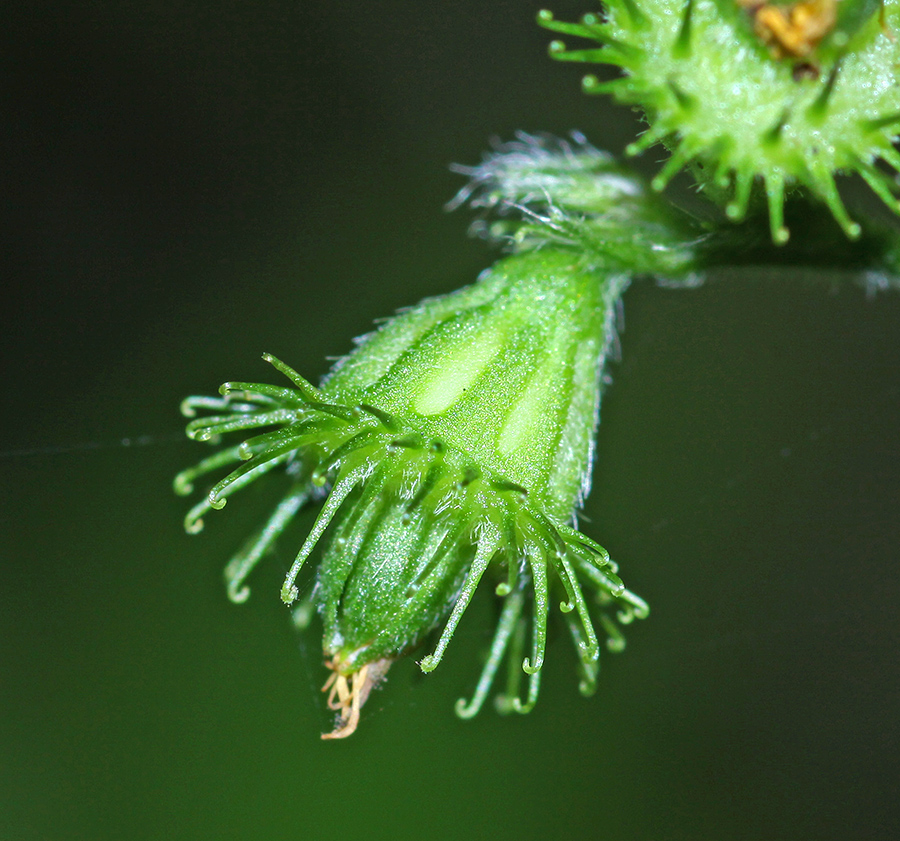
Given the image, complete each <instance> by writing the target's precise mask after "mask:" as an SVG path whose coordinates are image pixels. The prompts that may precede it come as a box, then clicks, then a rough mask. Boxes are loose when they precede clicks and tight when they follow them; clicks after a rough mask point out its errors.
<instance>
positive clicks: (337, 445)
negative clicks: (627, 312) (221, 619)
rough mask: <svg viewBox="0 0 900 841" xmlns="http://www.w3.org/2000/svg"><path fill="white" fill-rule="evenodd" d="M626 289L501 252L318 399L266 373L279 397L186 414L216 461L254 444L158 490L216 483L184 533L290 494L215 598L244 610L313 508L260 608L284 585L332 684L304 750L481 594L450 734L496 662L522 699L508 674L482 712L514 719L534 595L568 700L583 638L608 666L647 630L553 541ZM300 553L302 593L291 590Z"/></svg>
mask: <svg viewBox="0 0 900 841" xmlns="http://www.w3.org/2000/svg"><path fill="white" fill-rule="evenodd" d="M629 277H630V276H629V275H628V274H626V273H624V272H614V271H609V270H608V269H606V268H597V266H596V264H595V263H591V262H590V261H589V260H587V259H586V258H585V257H584V255H583V253H582V252H578V251H575V250H569V249H565V248H561V247H552V246H547V247H544V248H541V249H538V250H533V251H528V252H524V253H520V254H515V255H512V256H509V257H507V258H505V259H503V260H501V261H500V262H499V263H497V264H496V265H495V266H494V267H493V268H492V269H491V270H489V271H488V272H486V273H485V274H484V275H483V276H482V277H481V278H480V279H479V281H478V282H477V283H476V284H474V285H473V286H470V287H467V288H465V289H462V290H459V291H457V292H454V293H452V294H450V295H446V296H443V297H440V298H434V299H430V300H426V301H424V302H423V303H421V304H419V305H418V306H417V307H415V308H413V309H411V310H408V311H405V312H403V313H401V314H399V315H397V316H395V317H394V318H393V319H391V320H389V321H387V322H386V323H385V324H384V325H382V326H381V327H380V328H379V329H378V330H377V331H376V332H374V333H372V334H370V335H369V336H367V337H365V338H363V339H362V340H361V341H360V342H359V344H358V347H357V348H356V349H355V350H354V351H353V352H352V353H351V354H350V355H349V356H347V357H346V358H344V359H342V360H341V361H340V362H339V363H338V364H337V365H336V366H335V367H334V369H333V371H332V372H331V374H330V375H329V376H328V377H327V378H326V380H325V382H324V384H323V385H322V387H321V388H315V387H313V386H312V385H310V384H309V383H308V382H307V381H306V380H304V379H303V378H302V377H300V376H299V375H298V374H297V373H296V372H294V371H293V370H292V369H290V368H289V367H288V366H287V365H285V364H284V363H282V362H280V361H279V360H277V359H275V358H274V357H271V356H269V355H266V356H265V357H264V358H265V359H267V360H268V361H269V362H271V363H272V364H273V365H274V366H275V368H277V369H278V370H279V371H280V372H281V373H282V374H284V375H285V376H286V377H287V379H288V380H289V381H290V383H291V385H290V387H282V386H274V385H264V384H259V383H226V384H225V385H223V386H222V388H221V389H220V393H221V397H218V398H212V397H192V398H188V399H187V400H186V401H185V403H184V405H183V410H184V413H185V414H186V415H188V416H191V417H194V416H195V415H196V414H197V412H198V410H203V411H204V412H211V413H212V414H210V415H206V416H204V417H194V419H193V420H191V422H190V423H189V424H188V427H187V432H188V435H189V437H191V438H193V439H196V440H201V441H209V442H212V443H218V441H219V439H220V436H222V435H225V434H228V433H236V432H242V431H246V430H250V429H258V430H265V431H262V434H258V435H255V436H254V437H251V438H249V439H247V440H245V441H244V442H243V443H240V444H236V445H233V446H230V447H224V448H222V449H219V450H218V451H217V452H216V453H215V454H214V455H212V456H210V457H209V458H207V459H205V460H204V461H202V462H200V463H199V464H198V465H197V466H195V467H194V468H192V469H190V470H186V471H184V472H183V473H181V474H180V475H179V476H178V477H177V478H176V481H175V488H176V491H177V492H179V493H181V494H187V493H190V492H191V491H192V488H193V485H194V484H195V482H196V481H197V480H198V479H199V478H200V477H201V476H206V475H207V474H209V473H212V472H214V471H217V470H222V469H225V468H231V472H229V473H228V474H227V475H226V476H225V477H224V478H223V479H221V480H220V481H218V482H217V483H216V484H214V485H213V486H212V488H211V489H210V490H209V492H208V494H207V496H206V497H205V498H204V499H203V500H202V501H201V502H200V503H198V504H197V505H195V506H194V508H192V509H191V511H190V512H189V514H188V516H187V518H186V528H187V530H188V531H189V532H196V531H199V530H200V529H201V528H202V517H203V515H205V514H206V512H208V511H209V510H210V509H218V508H222V507H223V506H224V505H225V503H226V501H227V500H228V498H229V497H230V496H231V495H232V494H233V493H234V492H236V491H237V490H239V489H240V488H242V487H245V486H247V485H248V484H249V483H251V482H253V481H254V480H255V479H257V478H258V477H260V476H262V475H264V474H266V473H268V472H269V471H270V470H272V469H274V468H279V467H281V468H284V469H285V470H286V472H287V473H288V475H289V476H290V481H291V487H290V489H289V491H288V492H287V494H286V495H285V496H284V498H283V499H282V501H281V502H280V503H279V504H278V505H277V506H276V509H275V511H274V512H273V514H272V515H271V517H270V518H269V520H268V522H266V523H265V524H264V526H263V527H262V529H261V530H260V531H259V532H258V534H257V535H256V536H255V537H254V538H253V539H252V540H251V541H250V542H249V543H248V544H247V545H246V546H245V548H244V549H243V550H242V551H241V552H240V553H238V554H237V555H236V556H235V557H234V558H233V559H232V561H231V562H230V563H229V565H228V567H227V569H226V579H227V582H228V591H229V594H230V596H231V598H232V599H233V600H234V601H243V600H245V599H246V598H247V596H248V594H249V591H248V589H247V587H246V586H245V584H244V581H245V579H246V577H247V575H248V574H249V572H250V571H251V569H252V568H253V567H254V565H255V564H256V563H257V561H258V560H259V559H260V558H261V557H262V556H263V555H264V554H265V553H266V552H267V551H268V550H269V549H270V548H271V547H272V545H273V543H274V541H275V540H276V538H277V537H278V536H279V535H280V534H281V533H282V532H283V531H284V529H285V528H286V527H287V525H288V524H289V523H290V521H291V520H292V519H293V517H294V515H296V514H297V512H298V511H299V510H300V509H301V508H302V507H303V506H304V505H306V504H307V503H310V502H317V501H319V500H324V501H323V504H322V507H321V511H320V513H319V515H318V518H317V519H316V521H315V524H314V525H313V526H312V529H311V530H310V532H309V534H308V536H307V538H306V540H305V541H304V542H303V544H302V546H301V547H300V550H299V552H298V553H297V555H296V558H295V560H294V563H293V565H292V567H291V569H290V571H289V573H288V575H287V577H286V579H285V582H284V585H283V587H282V593H281V595H282V599H283V600H284V601H285V603H287V604H293V603H294V602H295V601H296V600H297V599H298V598H299V597H300V596H301V589H303V590H304V599H303V601H302V612H303V613H304V614H308V612H309V606H310V605H312V606H314V607H315V608H316V609H317V610H318V612H319V614H320V615H321V619H322V623H323V627H324V637H323V650H324V656H325V660H326V664H327V666H328V667H329V668H330V669H331V671H332V675H331V677H330V678H329V681H328V683H326V687H325V688H326V689H328V690H330V696H329V705H330V706H331V707H332V708H333V709H335V710H336V712H337V714H338V720H337V725H336V728H335V730H334V732H332V733H329V734H326V738H340V737H343V736H347V735H350V734H351V733H352V732H353V731H354V729H355V728H356V726H357V723H358V720H359V713H360V707H361V706H362V704H363V703H364V701H365V699H366V698H367V697H368V694H369V691H370V690H371V688H372V687H373V686H374V685H375V684H376V683H377V682H378V681H379V680H380V679H381V677H382V676H383V675H384V673H385V671H386V669H387V668H388V666H389V665H390V663H391V662H392V661H393V660H395V659H396V658H398V657H400V656H401V655H403V654H405V653H407V652H410V651H412V650H414V649H416V648H417V647H419V646H420V645H421V644H422V643H423V642H424V641H425V640H426V639H427V638H428V637H429V635H430V634H431V633H432V632H433V631H437V633H436V642H435V643H434V645H433V648H432V649H431V651H430V652H429V653H427V654H426V655H425V656H424V657H422V658H421V659H420V661H419V665H420V666H421V668H422V670H423V671H425V672H430V671H432V670H433V669H434V668H436V667H437V665H438V664H439V663H440V661H441V658H442V657H443V655H444V652H445V649H446V648H447V645H448V643H449V642H450V640H451V638H452V637H453V634H454V631H455V629H456V627H457V624H458V623H459V621H460V619H461V617H462V615H463V613H464V612H465V610H466V608H467V606H468V604H469V602H470V600H471V598H472V596H473V594H474V592H475V590H476V588H477V587H478V585H479V583H480V582H481V581H482V579H484V578H486V577H487V578H488V579H490V580H491V582H492V584H493V586H494V589H495V591H496V593H497V595H498V597H499V598H500V599H501V600H502V608H501V611H500V618H499V621H498V625H497V630H496V633H495V636H494V641H493V643H492V645H491V649H490V653H489V656H488V659H487V662H486V664H485V666H484V668H483V671H482V673H481V677H480V679H479V680H478V684H477V687H476V689H475V692H474V695H473V697H472V698H471V700H469V701H466V700H464V699H461V700H460V701H459V702H458V704H457V712H458V714H459V715H460V716H462V717H470V716H472V715H474V714H476V713H477V712H478V710H479V709H480V708H481V706H482V704H483V703H484V701H485V699H486V697H487V696H488V694H489V693H490V689H491V686H492V683H493V680H494V677H495V675H496V672H497V670H498V668H499V667H500V665H501V663H502V662H503V660H504V659H505V658H508V659H509V661H510V668H511V675H518V676H519V677H521V675H522V674H523V673H524V674H527V675H528V685H527V689H526V690H524V695H523V697H520V692H519V691H518V689H517V688H516V687H517V685H518V678H514V679H513V680H511V681H510V686H511V687H512V689H511V691H510V694H509V695H502V696H500V697H499V698H498V708H499V709H500V710H501V711H510V710H514V711H519V712H527V711H528V710H530V709H531V707H532V706H533V705H534V703H535V701H536V700H537V696H538V690H539V686H540V674H541V667H542V664H543V661H544V649H545V640H546V629H547V620H548V615H549V613H550V612H551V605H552V603H553V602H554V600H555V599H557V598H559V599H560V605H559V606H560V609H561V612H562V615H563V616H564V617H565V620H566V622H567V624H568V627H569V629H570V632H571V635H572V638H573V640H574V642H575V645H576V648H577V651H578V654H579V664H580V670H581V689H582V691H583V692H585V693H590V692H591V691H592V690H593V688H594V685H595V682H596V677H597V670H598V658H599V652H600V642H599V640H598V635H597V632H596V630H595V622H596V621H599V622H600V625H601V628H602V630H603V635H604V636H605V637H606V641H607V645H608V647H610V648H612V649H619V648H621V647H622V644H623V640H622V636H621V633H620V631H619V630H618V628H617V626H616V624H615V620H618V621H619V622H620V623H627V622H629V621H631V620H632V619H633V618H635V617H643V616H645V615H646V614H647V606H646V604H645V603H644V602H643V601H642V600H641V599H640V598H639V597H638V596H636V595H634V594H633V593H631V592H630V591H628V590H626V589H625V587H624V585H623V583H622V581H621V579H620V578H619V577H618V575H617V570H616V566H615V564H614V563H613V562H612V561H611V560H610V558H609V555H608V554H607V552H606V551H605V550H604V549H603V548H602V547H601V546H599V545H598V544H597V543H595V542H594V541H593V540H591V539H590V538H589V537H587V536H585V535H584V534H581V533H580V532H579V531H577V530H576V529H575V524H574V512H575V510H576V509H577V507H578V506H579V505H580V504H581V502H582V501H583V499H584V497H585V495H586V494H587V492H588V488H589V484H590V466H591V457H592V452H593V439H594V429H595V426H596V422H597V414H598V407H599V399H600V389H601V372H602V369H603V367H604V364H605V361H606V358H607V355H608V353H609V350H610V347H611V343H612V341H613V338H614V321H615V311H616V307H617V304H618V302H619V299H620V297H621V295H622V292H623V291H624V289H625V288H626V286H627V285H628V282H629ZM320 541H322V542H323V544H324V551H323V552H322V558H321V561H320V562H319V565H318V570H317V573H316V579H315V585H314V586H313V587H312V588H311V590H310V589H309V588H308V587H304V586H303V585H302V583H298V581H300V580H301V579H300V578H299V576H300V574H301V570H302V569H303V567H304V565H305V564H306V563H307V560H308V559H309V557H310V556H311V554H312V552H313V549H314V547H315V546H316V545H317V543H319V542H320ZM585 589H587V591H588V593H589V596H590V597H589V598H587V597H586V596H585V594H584V590H585ZM554 591H557V592H558V595H554ZM529 619H530V626H531V630H530V635H528V634H527V626H528V620H529ZM526 636H529V641H528V642H526V641H525V640H526Z"/></svg>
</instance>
